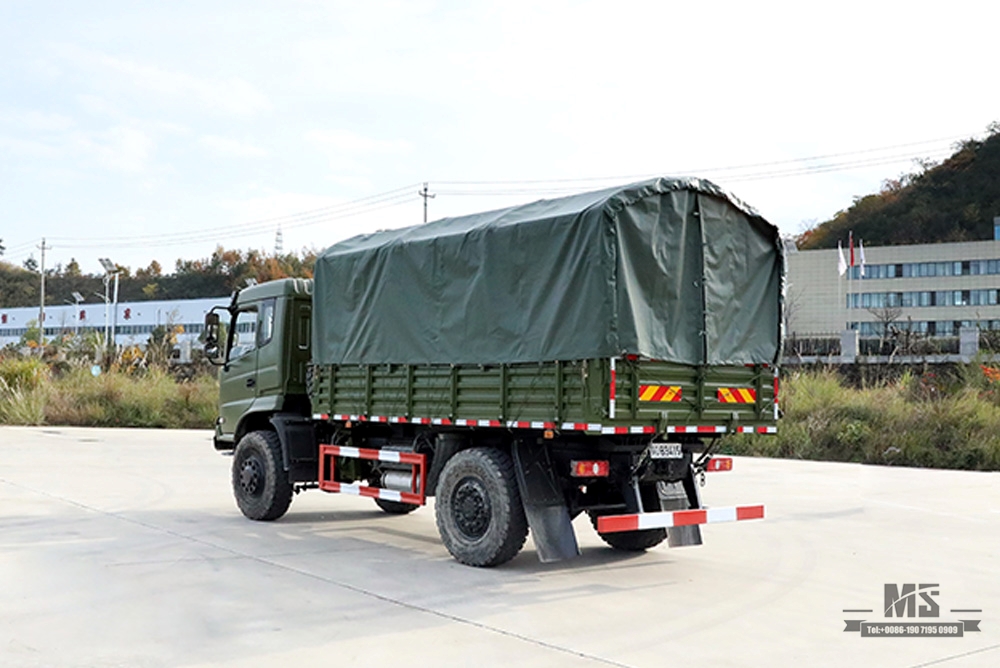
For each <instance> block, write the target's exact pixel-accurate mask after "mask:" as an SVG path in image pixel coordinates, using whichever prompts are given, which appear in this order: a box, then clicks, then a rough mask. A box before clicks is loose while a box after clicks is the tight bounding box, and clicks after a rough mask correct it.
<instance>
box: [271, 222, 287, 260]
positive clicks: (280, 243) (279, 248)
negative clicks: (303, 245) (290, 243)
mask: <svg viewBox="0 0 1000 668" xmlns="http://www.w3.org/2000/svg"><path fill="white" fill-rule="evenodd" d="M284 249H285V244H284V240H283V239H282V236H281V226H280V225H279V226H278V231H277V232H276V233H275V234H274V255H275V257H277V256H278V255H281V253H282V252H283V251H284Z"/></svg>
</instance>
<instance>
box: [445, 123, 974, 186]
mask: <svg viewBox="0 0 1000 668" xmlns="http://www.w3.org/2000/svg"><path fill="white" fill-rule="evenodd" d="M971 134H975V133H971ZM969 136H971V135H970V134H963V135H953V136H951V137H941V138H938V139H925V140H923V141H916V142H907V143H905V144H893V145H891V146H882V147H880V148H867V149H859V150H855V151H843V152H840V153H827V154H824V155H814V156H808V157H804V158H790V159H788V160H774V161H770V162H758V163H749V164H745V165H730V166H726V167H703V168H700V169H686V170H670V171H671V172H673V173H676V174H681V173H684V174H701V173H706V172H723V171H737V170H743V169H757V168H759V167H773V166H776V165H785V164H794V163H798V162H809V161H814V160H826V159H829V158H841V157H845V156H849V155H863V154H866V153H879V152H882V151H892V150H895V149H898V148H910V147H913V146H925V145H927V144H939V143H941V142H946V141H947V142H953V141H956V140H960V139H968V138H969ZM941 150H943V149H941ZM649 175H650V174H649V173H646V174H632V175H628V176H593V177H583V178H565V179H524V180H506V181H436V183H438V184H439V185H449V186H450V185H522V184H523V185H530V184H534V183H588V182H589V183H593V182H601V181H618V182H620V181H627V180H630V179H632V180H637V179H643V178H646V177H648V176H649Z"/></svg>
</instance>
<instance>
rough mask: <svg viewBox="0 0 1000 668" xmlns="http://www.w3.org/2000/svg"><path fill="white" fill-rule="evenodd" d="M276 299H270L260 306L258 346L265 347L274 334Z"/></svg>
mask: <svg viewBox="0 0 1000 668" xmlns="http://www.w3.org/2000/svg"><path fill="white" fill-rule="evenodd" d="M275 301H276V300H274V299H268V300H266V301H265V302H264V303H263V304H261V307H260V328H259V329H258V330H257V347H258V348H263V347H264V346H265V345H267V344H268V342H269V341H270V340H271V337H273V336H274V305H275Z"/></svg>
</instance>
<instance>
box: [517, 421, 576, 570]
mask: <svg viewBox="0 0 1000 668" xmlns="http://www.w3.org/2000/svg"><path fill="white" fill-rule="evenodd" d="M511 449H512V450H513V453H514V465H515V466H514V468H515V469H516V471H517V486H518V489H519V490H520V492H521V500H522V502H523V503H524V514H525V515H526V516H527V518H528V526H529V527H530V528H531V538H532V540H534V541H535V547H536V549H537V550H538V559H539V560H540V561H541V562H542V563H546V564H547V563H550V562H553V561H562V560H564V559H572V558H574V557H578V556H580V547H579V546H578V545H577V542H576V533H574V531H573V522H572V520H571V519H570V516H569V509H568V508H567V507H566V500H565V499H564V498H563V494H562V491H561V490H560V489H559V486H558V485H557V484H556V477H555V474H554V473H553V471H552V464H551V462H550V461H549V459H548V457H547V456H546V451H545V449H544V448H532V447H531V446H529V445H528V444H526V443H524V442H523V441H516V442H515V443H514V447H513V448H511Z"/></svg>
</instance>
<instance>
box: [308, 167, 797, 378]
mask: <svg viewBox="0 0 1000 668" xmlns="http://www.w3.org/2000/svg"><path fill="white" fill-rule="evenodd" d="M783 272H784V259H783V254H782V245H781V239H780V237H779V235H778V231H777V228H775V227H774V226H773V225H771V224H770V223H768V222H767V221H765V220H764V219H763V218H761V217H760V215H759V214H757V213H756V211H754V210H753V209H752V208H750V207H749V206H747V205H745V204H743V203H742V202H740V201H739V200H737V199H736V198H734V197H732V196H731V195H729V194H728V193H726V192H725V191H723V190H722V189H720V188H719V187H718V186H716V185H714V184H712V183H710V182H708V181H704V180H700V179H665V178H663V179H655V180H650V181H645V182H641V183H635V184H632V185H628V186H622V187H616V188H609V189H606V190H600V191H596V192H590V193H584V194H580V195H573V196H571V197H563V198H560V199H552V200H542V201H539V202H534V203H531V204H525V205H522V206H516V207H512V208H509V209H502V210H498V211H489V212H486V213H480V214H476V215H471V216H462V217H458V218H445V219H443V220H439V221H436V222H431V223H427V224H425V225H419V226H415V227H408V228H403V229H399V230H390V231H383V232H377V233H375V234H366V235H361V236H357V237H354V238H352V239H348V240H346V241H343V242H341V243H338V244H335V245H333V246H331V247H330V248H328V249H326V250H325V251H324V252H323V253H322V254H321V255H320V257H319V258H318V259H317V261H316V271H315V292H314V296H313V300H314V311H315V313H314V318H313V342H314V346H315V347H314V350H313V358H314V361H316V362H317V363H320V364H386V363H389V364H448V363H451V364H496V363H515V362H540V361H556V360H578V359H591V358H597V357H611V356H616V355H622V354H634V355H644V356H647V357H650V358H653V359H659V360H664V361H671V362H680V363H685V364H751V363H773V362H774V361H775V360H776V356H777V353H778V348H779V340H780V331H781V308H782V290H783V280H784V273H783Z"/></svg>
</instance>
